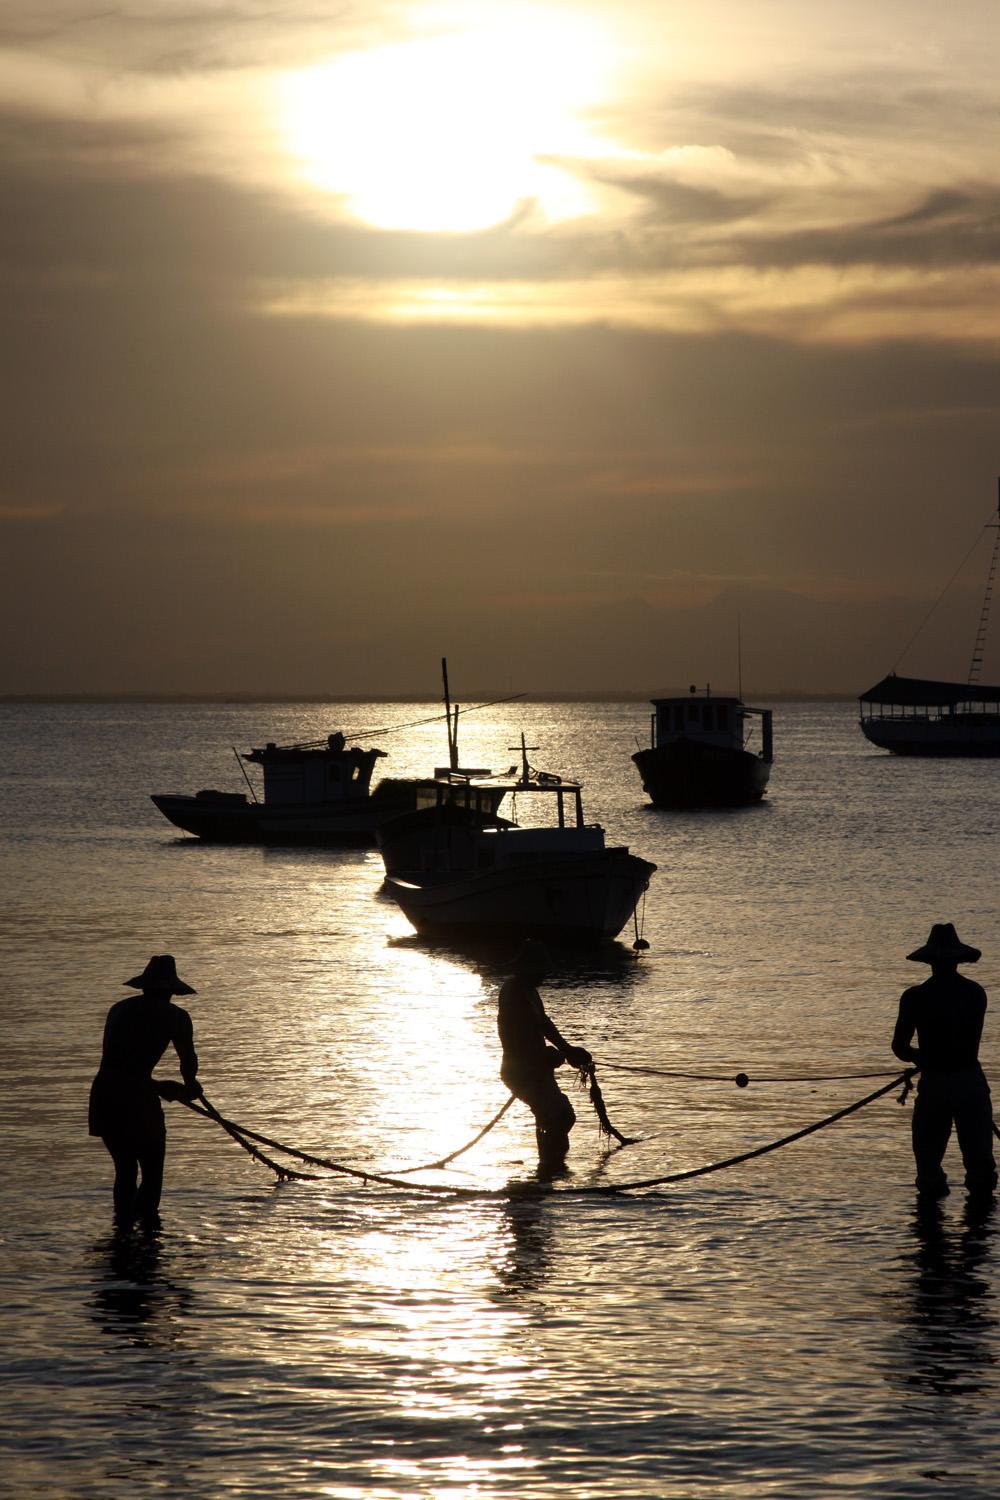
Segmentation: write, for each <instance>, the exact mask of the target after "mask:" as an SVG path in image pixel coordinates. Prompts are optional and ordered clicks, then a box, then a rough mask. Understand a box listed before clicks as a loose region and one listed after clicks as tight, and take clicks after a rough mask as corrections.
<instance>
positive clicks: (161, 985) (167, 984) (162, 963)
mask: <svg viewBox="0 0 1000 1500" xmlns="http://www.w3.org/2000/svg"><path fill="white" fill-rule="evenodd" d="M125 984H126V985H127V987H128V988H129V989H130V990H168V991H169V992H170V994H171V995H196V994H197V993H198V991H197V990H195V989H192V987H191V985H189V984H185V983H184V981H183V979H178V978H177V965H176V963H175V962H174V959H173V956H172V954H170V953H156V954H154V955H153V957H152V958H151V959H150V960H149V963H148V964H147V965H146V967H145V968H144V969H143V971H142V973H141V974H137V975H136V977H135V978H134V979H126V980H125Z"/></svg>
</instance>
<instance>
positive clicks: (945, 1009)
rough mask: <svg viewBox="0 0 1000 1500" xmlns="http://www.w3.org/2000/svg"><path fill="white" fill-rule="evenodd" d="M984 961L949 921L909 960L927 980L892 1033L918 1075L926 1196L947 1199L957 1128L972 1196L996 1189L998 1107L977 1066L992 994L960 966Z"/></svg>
mask: <svg viewBox="0 0 1000 1500" xmlns="http://www.w3.org/2000/svg"><path fill="white" fill-rule="evenodd" d="M981 956H982V955H981V953H980V951H979V949H978V948H970V947H969V946H968V944H966V943H963V942H961V941H960V940H959V937H958V934H957V933H956V931H955V928H954V927H953V926H952V924H951V923H950V922H937V923H935V925H934V926H933V927H932V928H931V933H930V937H929V938H928V939H927V942H926V943H924V944H923V946H922V947H920V948H916V949H914V951H913V952H912V953H908V954H907V958H908V959H909V960H910V961H911V962H912V963H922V964H930V968H931V974H930V978H929V979H925V980H924V982H923V984H915V985H913V986H912V987H911V988H910V989H908V990H906V991H904V993H903V995H902V997H901V998H900V1002H899V1014H898V1016H897V1019H896V1029H895V1031H894V1032H893V1035H892V1050H893V1052H894V1053H895V1054H896V1056H897V1057H898V1058H899V1059H900V1060H901V1061H902V1062H912V1063H916V1065H917V1067H918V1068H919V1069H920V1081H919V1084H918V1085H917V1100H916V1104H915V1105H914V1109H913V1155H914V1157H915V1159H916V1164H917V1191H918V1192H919V1193H920V1194H921V1195H922V1196H923V1197H925V1198H931V1199H933V1198H941V1197H944V1195H945V1194H946V1193H947V1191H948V1179H947V1177H946V1175H945V1172H944V1170H943V1168H942V1165H941V1163H942V1160H943V1158H944V1153H945V1147H946V1146H947V1144H948V1138H949V1136H950V1135H951V1128H952V1125H953V1124H954V1126H955V1131H956V1134H957V1136H958V1144H959V1148H960V1149H961V1152H962V1161H963V1162H964V1164H965V1185H966V1187H967V1188H968V1190H969V1193H970V1195H971V1196H972V1197H974V1198H979V1199H986V1200H988V1199H990V1198H992V1196H993V1192H994V1190H995V1188H996V1185H997V1169H996V1162H995V1160H994V1158H993V1108H992V1104H991V1102H990V1088H989V1084H988V1083H987V1081H986V1075H985V1074H984V1072H983V1070H982V1068H981V1067H980V1064H979V1042H980V1039H981V1037H982V1034H983V1020H984V1018H985V1015H986V991H985V990H984V989H983V987H982V985H979V984H976V983H975V981H974V980H972V979H968V978H966V976H965V975H964V974H959V972H958V966H959V964H974V963H978V961H979V959H980V958H981ZM914 1033H916V1037H917V1046H916V1047H914V1046H913V1045H912V1042H913V1036H914Z"/></svg>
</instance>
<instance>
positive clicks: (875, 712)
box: [859, 672, 1000, 757]
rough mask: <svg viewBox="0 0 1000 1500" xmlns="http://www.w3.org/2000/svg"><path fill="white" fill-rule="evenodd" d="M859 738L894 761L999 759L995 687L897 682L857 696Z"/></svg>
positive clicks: (999, 700) (998, 691)
mask: <svg viewBox="0 0 1000 1500" xmlns="http://www.w3.org/2000/svg"><path fill="white" fill-rule="evenodd" d="M859 703H860V706H861V717H860V725H861V733H862V734H863V735H864V737H865V739H866V740H869V741H870V742H871V743H872V744H873V745H877V746H878V747H879V749H880V750H891V751H892V753H893V754H894V755H925V756H928V755H951V756H973V757H984V756H997V755H1000V687H988V686H986V685H985V684H976V685H975V686H970V684H969V683H962V682H938V681H935V680H933V679H930V678H921V677H897V676H896V674H895V672H890V673H889V675H888V677H883V678H882V681H881V682H877V683H876V684H875V686H874V687H872V688H869V689H868V691H867V692H866V693H862V694H861V697H860V699H859Z"/></svg>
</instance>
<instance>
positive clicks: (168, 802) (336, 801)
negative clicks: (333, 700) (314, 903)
mask: <svg viewBox="0 0 1000 1500" xmlns="http://www.w3.org/2000/svg"><path fill="white" fill-rule="evenodd" d="M385 754H386V752H385V751H384V750H375V749H369V750H362V749H360V748H359V747H357V746H351V747H350V748H348V746H347V744H346V741H345V738H344V736H343V734H341V733H339V732H338V733H336V734H331V735H328V736H327V738H326V740H325V741H311V742H308V743H304V744H298V745H277V744H275V743H274V742H273V741H271V742H269V743H268V744H266V745H264V746H262V747H260V748H258V749H252V750H250V751H248V752H247V753H246V754H245V755H242V756H238V757H237V758H238V759H239V761H240V768H241V770H242V769H243V761H247V762H250V763H252V764H254V765H258V766H260V768H261V770H262V772H263V777H264V795H263V799H260V798H258V796H257V793H256V790H255V788H254V786H253V784H252V782H251V781H250V778H249V777H248V776H247V775H246V771H245V770H244V771H243V775H244V777H245V778H246V782H247V788H248V791H249V796H248V795H247V794H246V793H241V792H220V791H215V790H212V789H208V790H205V791H201V792H196V793H195V794H194V795H193V796H182V795H167V794H163V793H154V794H153V796H152V801H153V803H154V804H155V805H156V807H158V808H159V810H160V812H161V813H162V814H163V816H164V817H165V818H166V819H167V820H168V822H170V823H173V824H174V826H175V827H177V828H180V829H182V830H183V831H184V832H185V833H192V834H194V835H195V836H196V837H197V838H200V839H204V840H206V841H207V842H213V843H223V844H261V843H275V844H342V845H352V844H353V845H360V846H362V847H364V846H367V847H371V846H372V845H373V844H374V842H375V830H376V828H377V827H378V825H379V823H380V822H381V821H382V820H383V819H385V818H390V817H395V816H396V815H398V814H399V813H403V812H407V811H409V810H410V809H411V808H413V807H415V806H416V781H415V780H413V779H401V778H394V777H385V778H383V780H381V781H379V782H378V783H377V785H376V787H375V789H374V791H373V790H372V787H371V780H372V773H373V771H374V769H375V764H376V762H377V761H378V760H380V759H381V758H383V757H384V756H385Z"/></svg>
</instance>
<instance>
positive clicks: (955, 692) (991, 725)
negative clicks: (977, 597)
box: [858, 498, 1000, 757]
mask: <svg viewBox="0 0 1000 1500" xmlns="http://www.w3.org/2000/svg"><path fill="white" fill-rule="evenodd" d="M987 529H988V530H989V529H992V530H994V531H995V532H996V535H995V537H994V540H993V552H992V556H991V559H990V567H989V573H988V574H987V578H986V588H985V591H984V594H983V602H982V607H981V609H980V614H979V627H978V629H977V631H976V639H975V643H974V645H973V648H972V658H971V661H970V663H969V673H968V680H967V681H966V682H946V681H940V680H938V679H935V678H927V677H898V676H897V675H896V673H895V672H890V673H889V674H888V676H886V677H883V678H882V680H881V682H877V683H876V684H875V686H874V687H871V688H869V689H868V691H867V692H865V693H862V694H861V695H860V698H859V700H858V701H859V704H860V719H859V722H860V727H861V732H862V734H863V735H864V736H865V738H866V739H867V740H869V741H870V742H871V743H872V744H873V745H877V746H878V747H879V749H881V750H889V751H891V752H892V754H894V755H924V756H932V755H938V756H944V755H947V756H976V757H987V756H1000V687H991V686H989V685H988V684H986V683H981V682H980V680H979V679H980V675H981V672H982V665H983V653H984V651H985V648H986V636H987V629H988V626H989V617H990V605H991V602H992V598H993V584H994V581H995V579H996V574H997V561H998V553H1000V498H998V505H997V519H996V520H995V521H990V522H989V523H988V525H987ZM928 618H929V616H928Z"/></svg>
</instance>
